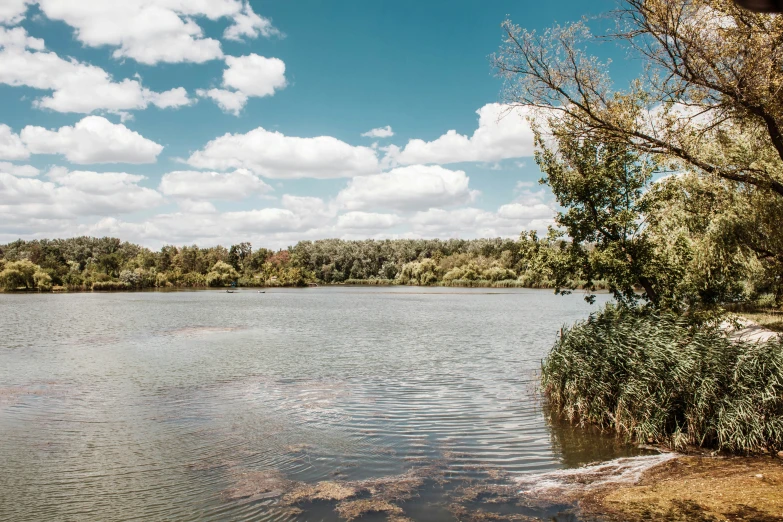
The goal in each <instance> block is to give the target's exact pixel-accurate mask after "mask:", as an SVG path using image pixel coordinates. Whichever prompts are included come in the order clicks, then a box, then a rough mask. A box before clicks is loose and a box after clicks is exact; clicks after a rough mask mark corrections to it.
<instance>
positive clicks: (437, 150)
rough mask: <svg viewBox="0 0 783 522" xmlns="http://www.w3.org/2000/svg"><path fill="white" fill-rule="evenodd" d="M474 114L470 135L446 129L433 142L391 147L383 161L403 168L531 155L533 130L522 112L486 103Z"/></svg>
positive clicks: (415, 140) (489, 160) (411, 142)
mask: <svg viewBox="0 0 783 522" xmlns="http://www.w3.org/2000/svg"><path fill="white" fill-rule="evenodd" d="M476 112H477V114H478V115H479V125H478V129H476V130H475V132H473V135H472V136H470V137H469V136H466V135H463V134H458V133H457V131H455V130H450V131H448V132H447V133H446V134H444V135H442V136H440V137H439V138H437V139H436V140H434V141H424V140H420V139H413V140H410V141H409V142H408V144H407V145H405V147H404V148H403V149H400V148H399V147H396V146H394V145H392V146H390V147H388V148H387V149H386V150H387V161H389V162H391V163H392V164H393V163H395V162H396V163H399V164H403V165H411V164H419V163H421V164H427V163H436V164H447V163H460V162H465V161H481V162H495V161H500V160H503V159H508V158H519V157H523V156H532V155H533V131H532V130H531V129H530V125H529V123H528V122H527V120H526V118H525V116H527V114H528V113H527V112H526V111H523V110H522V109H519V108H515V109H511V108H510V107H509V106H507V105H501V104H499V103H490V104H487V105H485V106H483V107H482V108H480V109H479V110H478V111H476Z"/></svg>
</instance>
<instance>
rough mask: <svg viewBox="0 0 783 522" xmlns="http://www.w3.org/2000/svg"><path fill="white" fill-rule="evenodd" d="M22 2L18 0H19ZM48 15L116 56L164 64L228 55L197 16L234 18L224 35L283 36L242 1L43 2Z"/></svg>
mask: <svg viewBox="0 0 783 522" xmlns="http://www.w3.org/2000/svg"><path fill="white" fill-rule="evenodd" d="M17 1H18V0H17ZM38 4H39V7H40V8H41V10H42V11H43V13H44V14H45V15H46V16H47V17H48V18H50V19H52V20H61V21H63V22H65V23H66V24H68V25H70V26H71V27H73V28H74V29H75V35H76V38H77V39H78V40H79V41H80V42H82V43H83V44H84V45H86V46H89V47H103V46H109V47H114V48H115V50H114V53H113V56H114V58H118V59H120V58H132V59H134V60H136V61H138V62H141V63H144V64H148V65H154V64H156V63H159V62H169V63H177V62H194V63H202V62H205V61H208V60H214V59H219V58H222V57H223V51H222V49H221V46H220V42H219V41H218V40H215V39H213V38H208V37H205V36H204V32H203V30H202V28H201V27H200V26H199V25H198V23H197V22H196V19H197V18H202V17H203V18H207V19H209V20H213V21H214V20H218V19H221V18H229V19H230V20H231V21H232V25H231V26H230V27H229V28H228V29H226V31H225V34H224V36H225V37H226V38H229V39H233V40H238V39H241V38H242V37H249V38H256V37H257V36H259V35H263V36H271V35H274V34H278V32H277V30H276V29H275V28H274V27H273V26H272V24H271V22H270V21H269V20H267V19H265V18H262V17H260V16H258V15H257V14H256V13H255V12H254V11H253V9H252V7H251V6H250V4H249V3H248V2H246V1H245V2H243V1H240V0H123V1H122V2H117V1H116V0H90V1H85V0H38Z"/></svg>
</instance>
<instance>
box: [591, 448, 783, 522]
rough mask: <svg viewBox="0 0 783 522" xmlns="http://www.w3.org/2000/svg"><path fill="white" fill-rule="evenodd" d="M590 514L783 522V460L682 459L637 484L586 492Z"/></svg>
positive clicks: (652, 471) (646, 475) (644, 476)
mask: <svg viewBox="0 0 783 522" xmlns="http://www.w3.org/2000/svg"><path fill="white" fill-rule="evenodd" d="M579 497H580V498H579V503H580V505H581V506H582V508H583V510H584V512H585V514H587V515H592V516H595V517H596V518H599V519H601V520H613V521H614V520H616V521H620V520H622V521H627V522H636V521H639V522H641V521H650V520H660V521H664V520H665V521H704V522H707V521H710V522H712V521H724V520H728V521H746V520H747V521H751V520H752V521H755V522H772V521H783V460H781V459H779V458H771V457H764V458H741V457H735V458H720V457H679V458H675V459H671V460H668V461H665V462H663V463H661V464H659V465H657V466H654V467H652V468H650V469H648V470H646V471H644V472H643V473H642V474H641V477H640V479H639V480H638V481H637V482H636V483H635V484H613V485H612V486H608V487H605V488H597V489H593V490H589V491H583V492H582V493H581V494H580V495H579Z"/></svg>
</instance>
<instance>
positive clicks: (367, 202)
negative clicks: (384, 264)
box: [336, 165, 477, 210]
mask: <svg viewBox="0 0 783 522" xmlns="http://www.w3.org/2000/svg"><path fill="white" fill-rule="evenodd" d="M476 194H477V192H476V191H473V190H470V187H469V178H468V176H466V175H465V172H463V171H461V170H458V171H453V170H448V169H445V168H443V167H440V166H437V165H432V166H425V165H411V166H409V167H400V168H396V169H393V170H391V171H389V172H384V173H381V174H375V175H371V176H362V177H357V178H354V179H352V180H351V181H350V182H349V183H348V186H347V187H346V188H345V189H343V190H342V191H340V193H339V194H338V195H337V198H336V202H337V204H338V205H339V206H340V207H342V208H346V209H349V210H362V209H373V210H374V209H378V208H393V209H401V210H416V209H426V208H430V207H440V206H453V205H459V204H463V203H467V202H469V201H472V200H473V199H474V198H475V196H476Z"/></svg>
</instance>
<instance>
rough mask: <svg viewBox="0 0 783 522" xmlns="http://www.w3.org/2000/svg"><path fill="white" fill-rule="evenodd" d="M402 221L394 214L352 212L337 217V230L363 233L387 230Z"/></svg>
mask: <svg viewBox="0 0 783 522" xmlns="http://www.w3.org/2000/svg"><path fill="white" fill-rule="evenodd" d="M402 221H403V220H402V218H400V216H397V215H396V214H380V213H376V212H359V211H353V212H346V213H345V214H342V215H340V216H338V217H337V228H341V229H347V230H364V231H366V230H377V229H387V228H391V227H394V226H397V225H399V224H400V223H402Z"/></svg>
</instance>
